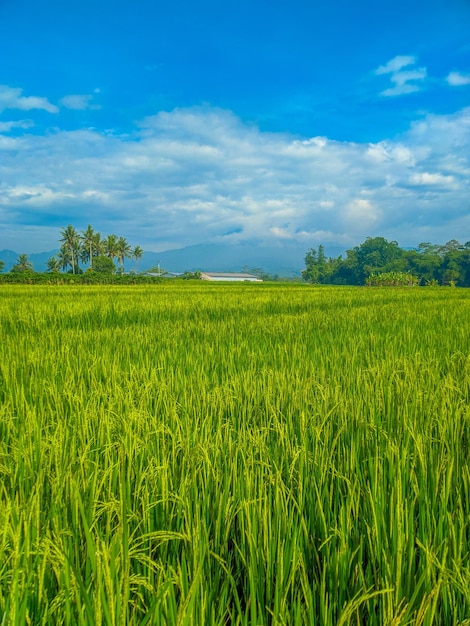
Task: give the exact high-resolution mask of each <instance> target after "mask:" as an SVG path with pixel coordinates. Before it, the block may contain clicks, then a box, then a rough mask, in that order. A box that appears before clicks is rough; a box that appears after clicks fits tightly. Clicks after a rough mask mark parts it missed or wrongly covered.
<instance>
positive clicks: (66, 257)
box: [57, 244, 72, 270]
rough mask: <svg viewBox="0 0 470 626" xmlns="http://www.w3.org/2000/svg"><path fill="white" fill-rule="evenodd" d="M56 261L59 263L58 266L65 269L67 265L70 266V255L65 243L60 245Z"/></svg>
mask: <svg viewBox="0 0 470 626" xmlns="http://www.w3.org/2000/svg"><path fill="white" fill-rule="evenodd" d="M57 261H58V263H59V267H61V268H62V269H63V270H66V269H67V268H68V267H69V266H70V267H72V255H71V254H70V250H69V249H68V248H67V246H66V245H65V244H63V245H62V246H61V247H60V250H59V253H58V255H57Z"/></svg>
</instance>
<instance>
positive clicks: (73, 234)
mask: <svg viewBox="0 0 470 626" xmlns="http://www.w3.org/2000/svg"><path fill="white" fill-rule="evenodd" d="M60 234H61V238H60V240H59V241H61V242H62V243H63V244H64V246H65V247H66V248H67V250H68V252H69V254H70V259H71V265H72V274H75V273H76V272H75V269H76V268H77V266H78V254H79V243H80V238H79V234H78V233H77V231H76V230H75V228H74V227H73V226H72V224H69V225H68V226H67V228H63V229H62V230H61V233H60Z"/></svg>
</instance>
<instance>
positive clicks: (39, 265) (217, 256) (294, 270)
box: [0, 244, 344, 276]
mask: <svg viewBox="0 0 470 626" xmlns="http://www.w3.org/2000/svg"><path fill="white" fill-rule="evenodd" d="M308 248H309V246H305V247H303V246H299V245H295V246H294V245H285V246H256V245H253V244H239V245H231V246H223V245H219V244H197V245H193V246H187V247H185V248H179V249H176V250H165V251H162V252H152V251H144V255H143V257H142V258H141V259H139V266H138V267H139V272H144V271H146V270H148V269H150V268H151V267H158V266H160V267H161V268H162V269H165V270H167V271H171V272H185V271H196V270H200V271H207V272H209V271H213V272H216V271H219V272H237V271H240V270H241V269H242V268H244V267H249V268H261V269H262V270H263V271H264V272H267V273H269V274H277V275H279V276H295V275H300V272H301V271H302V269H303V268H304V267H305V263H304V257H305V253H306V252H307V249H308ZM57 252H58V250H50V251H49V252H38V253H33V254H28V258H29V260H30V261H31V262H32V264H33V267H34V269H35V270H36V271H37V272H42V271H46V269H47V267H46V263H47V260H48V259H50V258H51V257H52V256H54V255H55V254H57ZM343 252H344V249H342V248H339V247H337V246H330V247H325V253H326V255H327V256H333V257H337V256H339V255H340V254H342V253H343ZM18 256H19V253H17V252H14V251H13V250H0V260H2V261H4V263H5V267H4V269H3V271H4V272H7V271H9V270H10V269H11V268H12V267H13V265H14V264H15V263H16V260H17V258H18ZM134 268H135V261H134V260H133V259H126V262H125V269H126V271H130V270H132V269H134Z"/></svg>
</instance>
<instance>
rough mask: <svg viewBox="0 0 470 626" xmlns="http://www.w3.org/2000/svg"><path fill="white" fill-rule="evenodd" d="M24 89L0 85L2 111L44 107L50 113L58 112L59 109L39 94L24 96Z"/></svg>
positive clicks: (0, 106) (0, 109)
mask: <svg viewBox="0 0 470 626" xmlns="http://www.w3.org/2000/svg"><path fill="white" fill-rule="evenodd" d="M22 93H23V90H22V89H17V88H15V87H8V86H7V85H0V113H1V112H2V111H4V110H5V109H19V110H21V111H31V110H32V109H42V110H43V111H47V112H48V113H58V112H59V109H58V108H57V107H56V106H55V105H54V104H51V103H50V102H49V100H47V98H40V97H37V96H22V95H21V94H22Z"/></svg>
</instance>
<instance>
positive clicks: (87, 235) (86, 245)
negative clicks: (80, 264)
mask: <svg viewBox="0 0 470 626" xmlns="http://www.w3.org/2000/svg"><path fill="white" fill-rule="evenodd" d="M97 234H98V235H99V233H95V231H94V230H93V228H92V227H91V224H88V227H87V229H86V230H83V231H82V234H81V235H80V239H81V241H82V247H83V248H82V254H81V259H82V260H83V261H85V262H86V261H90V268H92V267H93V245H94V243H95V238H96V235H97Z"/></svg>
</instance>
